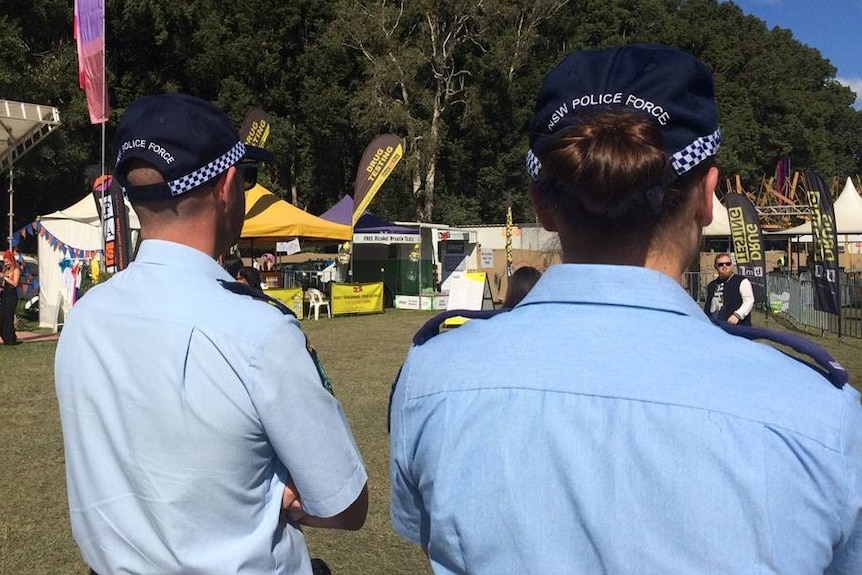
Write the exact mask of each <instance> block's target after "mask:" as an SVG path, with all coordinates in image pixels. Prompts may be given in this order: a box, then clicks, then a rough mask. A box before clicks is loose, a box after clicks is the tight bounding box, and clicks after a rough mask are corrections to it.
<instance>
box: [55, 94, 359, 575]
mask: <svg viewBox="0 0 862 575" xmlns="http://www.w3.org/2000/svg"><path fill="white" fill-rule="evenodd" d="M115 151H116V154H117V160H116V170H115V176H116V177H117V179H118V181H119V182H120V184H121V185H122V186H123V188H124V190H125V192H126V194H127V195H128V197H129V199H130V200H131V202H132V205H133V207H134V208H135V211H136V213H137V215H138V218H139V219H140V222H141V236H142V237H143V243H142V244H141V246H140V249H139V251H138V254H137V257H136V258H135V261H134V262H132V264H131V265H130V266H129V267H128V268H127V269H126V270H124V271H122V272H120V273H118V274H116V275H115V276H114V277H112V278H111V279H110V280H109V281H107V282H105V283H104V284H101V285H98V286H96V287H95V288H93V289H92V290H90V291H89V292H88V293H87V295H86V297H84V298H82V299H81V301H80V302H78V304H76V306H75V308H74V309H73V310H72V312H71V313H70V314H69V317H68V319H67V321H66V324H65V326H64V329H63V332H62V335H61V337H60V342H59V344H58V347H57V355H56V369H55V371H56V387H57V396H58V399H59V404H60V415H61V421H62V426H63V436H64V443H65V453H66V479H67V485H68V496H69V510H70V515H71V521H72V532H73V535H74V537H75V540H76V541H77V543H78V546H79V547H80V549H81V553H82V555H83V557H84V560H85V561H86V562H87V563H88V564H89V565H90V567H91V568H92V570H93V572H95V573H98V574H100V575H111V574H114V573H117V574H119V573H129V574H136V575H145V574H150V573H152V574H160V575H188V574H191V573H201V574H203V573H233V574H248V575H288V574H302V575H311V573H312V564H311V560H310V558H309V555H308V551H307V549H306V545H305V540H304V538H303V535H302V532H301V531H300V526H301V525H309V526H317V527H332V528H340V529H358V528H359V527H361V526H362V524H363V523H364V521H365V516H366V512H367V505H368V495H367V488H366V481H367V475H366V472H365V468H364V466H363V463H362V459H361V457H360V454H359V451H358V450H357V447H356V444H355V442H354V439H353V436H352V434H351V431H350V428H349V426H348V423H347V421H346V419H345V417H344V413H343V412H342V409H341V406H340V405H339V403H338V401H336V399H335V398H334V397H333V396H332V395H331V393H330V392H329V391H328V390H327V389H326V387H325V385H324V382H323V381H322V379H321V372H320V371H319V370H318V366H317V365H316V363H315V361H314V359H313V357H312V355H311V354H310V353H309V351H308V350H307V349H306V342H305V337H304V335H303V334H302V332H301V331H300V329H299V325H298V323H297V321H296V319H295V318H294V317H292V316H290V315H286V314H284V313H283V310H280V309H278V308H277V307H275V306H272V305H268V303H267V302H265V301H259V300H261V299H263V298H262V294H261V297H257V294H258V292H257V291H255V290H251V289H249V288H248V287H247V286H245V288H244V289H243V288H242V286H239V287H238V286H236V285H235V284H234V283H233V281H234V278H232V277H230V275H228V274H227V272H225V270H224V269H222V267H221V266H219V264H218V263H217V261H216V258H217V257H218V256H219V255H221V254H223V253H225V252H226V251H227V248H228V247H229V246H231V245H233V244H234V243H235V242H236V241H237V240H238V239H239V236H240V230H241V229H242V224H243V217H244V214H245V195H244V192H245V190H247V189H249V188H251V187H252V186H254V184H255V181H256V179H257V163H258V162H259V161H263V160H268V159H269V158H270V154H269V153H268V152H265V151H264V150H261V149H258V148H254V147H251V146H246V145H244V144H243V143H242V141H240V139H239V137H238V135H237V132H236V130H235V129H234V128H233V126H232V125H231V123H230V121H229V120H228V118H227V116H225V114H224V113H223V112H221V111H220V110H219V109H217V108H216V107H214V106H212V105H211V104H209V103H208V102H205V101H203V100H200V99H198V98H194V97H190V96H185V95H180V94H174V95H159V96H151V97H146V98H142V99H140V100H137V101H135V102H134V103H132V104H131V105H130V106H129V107H128V108H127V109H126V111H125V113H124V114H123V117H122V119H121V120H120V123H119V126H118V128H117V134H116V138H115ZM226 288H228V289H226Z"/></svg>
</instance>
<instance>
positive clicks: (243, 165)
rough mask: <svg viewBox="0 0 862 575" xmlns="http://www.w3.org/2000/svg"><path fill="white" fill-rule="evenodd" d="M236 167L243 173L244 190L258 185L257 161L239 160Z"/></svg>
mask: <svg viewBox="0 0 862 575" xmlns="http://www.w3.org/2000/svg"><path fill="white" fill-rule="evenodd" d="M234 167H235V168H236V170H237V171H238V172H239V173H240V174H241V175H242V181H243V183H244V185H243V190H245V191H246V192H247V191H249V190H250V189H252V188H253V187H255V186H256V185H257V162H239V163H238V164H235V165H234Z"/></svg>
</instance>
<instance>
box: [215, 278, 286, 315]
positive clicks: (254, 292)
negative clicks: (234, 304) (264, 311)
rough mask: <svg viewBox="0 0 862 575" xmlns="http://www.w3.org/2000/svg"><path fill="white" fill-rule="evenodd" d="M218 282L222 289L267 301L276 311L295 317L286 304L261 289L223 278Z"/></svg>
mask: <svg viewBox="0 0 862 575" xmlns="http://www.w3.org/2000/svg"><path fill="white" fill-rule="evenodd" d="M218 283H220V284H221V287H223V288H224V289H226V290H228V291H230V292H233V293H235V294H239V295H247V296H249V297H250V298H254V299H256V300H258V301H262V302H265V303H268V304H269V305H271V306H272V307H274V308H276V309H277V310H278V311H280V312H281V313H283V314H284V315H292V316H293V317H296V314H295V313H293V310H291V309H290V308H289V307H287V306H286V305H284V304H283V303H282V302H280V301H278V300H277V299H275V298H274V297H270V296H268V295H266V294H265V293H263V291H262V290H259V289H254V288H253V287H251V286H250V285H248V284H244V283H242V282H227V281H224V280H218Z"/></svg>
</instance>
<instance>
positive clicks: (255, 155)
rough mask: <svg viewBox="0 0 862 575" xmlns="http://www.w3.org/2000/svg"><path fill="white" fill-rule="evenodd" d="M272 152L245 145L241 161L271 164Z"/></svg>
mask: <svg viewBox="0 0 862 575" xmlns="http://www.w3.org/2000/svg"><path fill="white" fill-rule="evenodd" d="M273 157H274V156H273V155H272V152H270V151H268V150H264V149H263V148H258V147H257V146H249V145H248V144H246V146H245V154H244V155H243V157H242V159H243V160H252V161H254V162H271V161H272V159H273Z"/></svg>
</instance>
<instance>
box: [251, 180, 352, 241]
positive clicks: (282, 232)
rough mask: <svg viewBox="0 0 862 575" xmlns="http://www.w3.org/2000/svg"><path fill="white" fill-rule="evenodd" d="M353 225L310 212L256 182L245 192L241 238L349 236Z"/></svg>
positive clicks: (326, 237)
mask: <svg viewBox="0 0 862 575" xmlns="http://www.w3.org/2000/svg"><path fill="white" fill-rule="evenodd" d="M352 236H353V228H351V226H349V225H343V224H337V223H334V222H331V221H328V220H324V219H322V218H318V217H317V216H313V215H311V214H309V213H308V212H305V211H303V210H301V209H299V208H297V207H296V206H294V205H292V204H290V203H288V202H285V201H284V200H281V199H279V198H278V197H277V196H276V195H275V194H273V193H272V192H270V191H269V190H267V189H266V188H264V187H263V186H261V185H260V184H258V185H256V186H255V187H253V188H252V189H251V190H249V191H248V192H246V196H245V222H244V223H243V226H242V234H241V238H242V239H259V238H264V239H268V240H287V239H290V238H307V239H315V240H341V241H344V240H349V239H351V237H352Z"/></svg>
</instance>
